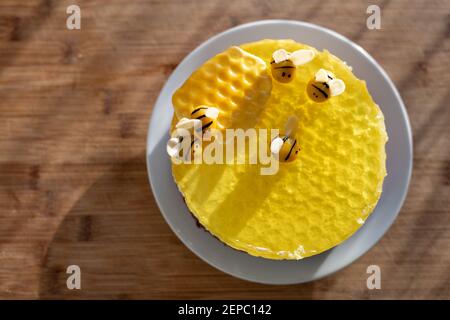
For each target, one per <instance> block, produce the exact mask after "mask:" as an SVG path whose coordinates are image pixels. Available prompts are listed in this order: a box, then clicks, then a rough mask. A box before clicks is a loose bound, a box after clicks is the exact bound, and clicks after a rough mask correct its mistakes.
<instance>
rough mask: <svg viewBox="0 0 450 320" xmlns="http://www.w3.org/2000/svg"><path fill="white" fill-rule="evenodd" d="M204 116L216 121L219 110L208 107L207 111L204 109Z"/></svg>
mask: <svg viewBox="0 0 450 320" xmlns="http://www.w3.org/2000/svg"><path fill="white" fill-rule="evenodd" d="M205 115H206V116H207V117H208V118H211V119H217V117H218V116H219V109H217V108H214V107H208V109H206V111H205Z"/></svg>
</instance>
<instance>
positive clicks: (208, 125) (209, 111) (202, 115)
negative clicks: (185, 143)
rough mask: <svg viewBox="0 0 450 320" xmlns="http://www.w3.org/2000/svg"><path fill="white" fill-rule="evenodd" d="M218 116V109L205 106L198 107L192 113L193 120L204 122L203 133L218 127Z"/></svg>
mask: <svg viewBox="0 0 450 320" xmlns="http://www.w3.org/2000/svg"><path fill="white" fill-rule="evenodd" d="M218 116H219V110H218V109H217V108H214V107H208V106H205V105H201V106H198V107H196V108H194V110H192V112H191V119H197V120H200V121H201V122H202V131H203V132H205V131H206V130H208V129H212V128H215V127H216V125H217V118H218Z"/></svg>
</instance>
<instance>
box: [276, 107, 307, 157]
mask: <svg viewBox="0 0 450 320" xmlns="http://www.w3.org/2000/svg"><path fill="white" fill-rule="evenodd" d="M297 128H298V118H297V117H296V116H291V117H289V118H288V120H287V121H286V125H285V130H284V131H285V132H284V134H283V135H279V136H278V137H276V138H275V139H273V140H272V143H271V144H270V151H271V153H272V155H273V156H275V157H277V158H278V161H280V162H292V161H294V160H295V159H297V156H298V153H299V152H300V150H301V148H300V145H299V143H298V140H297Z"/></svg>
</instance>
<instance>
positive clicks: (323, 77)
mask: <svg viewBox="0 0 450 320" xmlns="http://www.w3.org/2000/svg"><path fill="white" fill-rule="evenodd" d="M329 74H332V73H331V72H329V71H327V70H325V69H319V71H317V72H316V76H315V78H316V79H315V80H316V81H317V82H328V81H330V78H328V75H329Z"/></svg>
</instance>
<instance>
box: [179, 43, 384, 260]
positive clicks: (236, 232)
mask: <svg viewBox="0 0 450 320" xmlns="http://www.w3.org/2000/svg"><path fill="white" fill-rule="evenodd" d="M241 48H242V49H244V50H245V51H247V52H249V53H251V54H253V55H256V56H257V57H259V58H261V59H262V61H264V62H265V65H266V66H265V67H264V66H261V64H260V63H259V62H258V63H256V61H258V59H256V60H255V59H254V58H252V57H251V56H250V58H248V57H246V58H248V59H249V60H250V61H255V62H254V63H253V62H252V63H250V64H248V65H246V64H241V65H239V63H235V61H241V62H242V61H243V60H239V59H238V60H232V59H230V58H229V56H231V55H235V54H236V50H235V49H232V51H233V52H230V51H225V53H224V54H225V58H224V57H223V56H222V57H221V58H218V57H219V56H220V55H219V56H217V57H215V58H212V59H211V60H210V61H209V62H207V63H206V64H205V65H203V66H202V67H200V69H199V70H197V71H196V73H194V74H193V75H192V78H194V79H195V82H194V81H193V80H192V78H191V79H190V80H188V81H187V82H186V84H185V85H184V86H183V87H182V88H181V89H180V90H181V92H180V91H177V92H176V93H175V95H174V99H173V101H174V107H175V111H176V112H175V113H176V115H180V116H182V115H184V114H185V113H186V112H187V110H190V109H189V108H188V107H187V106H188V105H199V104H207V105H214V106H218V107H221V106H222V105H224V110H225V111H226V113H225V117H227V118H226V120H225V121H224V123H228V124H231V123H234V124H244V127H245V126H247V127H251V126H253V127H257V128H268V129H270V128H278V129H282V128H283V127H284V124H285V121H286V119H287V118H288V117H289V116H291V115H296V116H297V117H298V119H299V126H298V130H297V133H296V137H297V138H298V142H299V143H300V146H301V148H302V150H301V151H300V152H299V154H298V157H297V159H296V160H295V161H292V162H288V163H280V168H279V171H278V173H277V174H275V175H266V176H264V175H261V174H260V167H261V165H250V164H248V165H231V164H230V165H206V164H201V165H195V164H181V165H173V166H172V170H173V176H174V179H175V182H176V183H177V185H178V188H179V190H180V192H181V193H182V195H183V196H184V198H185V200H186V204H187V206H188V207H189V209H190V210H191V211H192V213H193V214H194V215H195V216H196V217H197V219H198V220H199V222H200V223H201V224H202V225H203V226H204V227H205V228H206V229H207V230H209V231H210V232H211V233H212V234H213V235H215V236H216V237H218V238H219V239H220V240H221V241H223V242H225V243H226V244H227V245H229V246H231V247H233V248H236V249H239V250H243V251H246V252H247V253H249V254H252V255H255V256H261V257H265V258H269V259H301V258H303V257H308V256H311V255H315V254H318V253H320V252H323V251H325V250H328V249H330V248H332V247H334V246H336V245H338V244H339V243H341V242H342V241H344V240H345V239H347V238H348V237H349V236H351V235H352V234H353V233H354V232H355V231H356V230H357V229H358V228H359V227H361V225H362V223H363V222H364V221H365V220H366V219H367V217H368V216H369V214H370V213H371V212H372V210H373V209H374V207H375V205H376V203H377V201H378V199H379V197H380V195H381V191H382V184H383V179H384V177H385V175H386V168H385V162H386V154H385V143H386V141H387V135H386V130H385V126H384V118H383V114H382V113H381V111H380V109H379V108H378V106H377V105H376V104H375V103H374V102H373V100H372V98H371V97H370V95H369V93H368V91H367V88H366V85H365V83H364V81H361V80H359V79H357V78H356V77H355V76H354V75H353V73H352V72H351V70H350V69H349V68H348V67H347V66H346V65H345V64H344V63H343V62H342V61H341V60H339V59H338V58H336V57H335V56H333V55H331V54H330V53H329V52H327V51H324V52H318V54H317V55H316V57H315V58H314V59H313V60H312V61H311V62H309V63H307V64H305V65H303V66H302V67H301V68H297V70H296V75H295V78H294V79H293V81H292V82H289V83H279V82H277V81H273V87H272V90H271V92H270V97H269V98H268V100H267V102H265V103H264V105H262V106H256V102H252V103H249V102H248V101H246V102H245V103H243V104H241V102H240V101H239V100H236V101H235V105H233V107H231V104H230V105H228V104H223V103H224V101H229V100H230V101H231V100H233V99H232V98H231V97H230V96H229V95H232V96H233V97H234V96H240V97H242V96H245V94H244V93H243V92H242V90H247V91H248V90H250V91H253V97H256V99H260V100H258V101H259V103H260V101H263V100H264V99H263V98H261V97H263V96H265V95H266V94H267V91H268V89H267V88H268V87H269V86H268V85H267V84H265V85H264V86H261V87H259V89H257V88H252V87H251V84H249V86H248V87H245V88H246V89H244V87H242V86H239V85H237V86H234V85H233V87H234V88H235V89H236V91H235V90H234V89H233V90H231V89H230V90H223V89H222V88H223V87H227V86H230V85H231V84H233V83H235V81H236V79H240V80H239V81H242V78H245V79H247V77H246V75H247V74H254V75H255V74H259V75H260V77H261V79H263V80H261V79H260V81H256V82H257V83H259V84H261V82H265V79H266V78H265V77H266V72H267V70H270V61H271V55H272V52H273V51H275V50H277V49H280V48H284V49H286V50H288V51H290V52H292V51H295V50H297V49H302V48H310V47H308V46H306V45H302V44H299V43H295V42H294V41H291V40H263V41H259V42H255V43H249V44H244V45H242V46H241ZM229 50H230V49H229ZM239 54H240V55H242V53H240V52H239ZM244 56H245V55H244ZM252 59H253V60H252ZM227 61H228V62H227ZM230 61H233V63H231V62H230ZM204 68H206V69H207V71H208V73H207V72H206V70H203V69H204ZM320 68H325V69H327V70H330V71H331V72H333V73H334V74H335V75H336V76H338V77H339V78H340V79H342V80H343V81H344V82H345V85H346V90H345V92H344V93H343V94H341V95H339V96H336V97H333V98H332V99H328V100H326V101H324V102H322V103H316V102H314V101H313V100H311V99H309V97H308V95H307V93H306V88H307V84H308V82H309V81H310V80H311V79H312V78H313V77H314V74H315V72H316V71H317V70H319V69H320ZM231 69H232V72H233V75H234V76H235V78H234V80H229V81H230V82H225V78H224V77H223V75H224V74H227V73H228V72H231V71H230V70H231ZM249 69H250V70H249ZM199 74H202V75H203V76H198V75H199ZM206 74H208V77H207V76H206ZM269 74H270V72H269ZM217 79H222V80H220V81H219V80H217ZM253 79H254V78H253ZM194 83H195V85H194ZM201 86H205V87H207V88H208V90H207V91H206V93H205V92H202V91H201V90H198V88H199V87H201ZM191 90H194V91H193V92H194V93H195V94H192V95H187V94H186V92H191ZM258 90H262V92H261V93H258V92H257V91H258ZM204 94H206V97H203V95H204ZM180 96H183V97H184V98H183V99H181V100H182V103H180V101H181V100H180ZM206 99H207V100H208V101H199V100H206ZM233 101H234V100H233ZM249 106H251V107H252V108H254V110H253V111H255V110H256V111H257V112H256V113H253V111H252V112H250V111H248V110H247V109H244V108H248V107H249ZM247 111H248V112H247ZM230 115H232V116H230ZM221 116H222V114H221ZM175 117H176V116H175ZM222 120H223V119H222Z"/></svg>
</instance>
